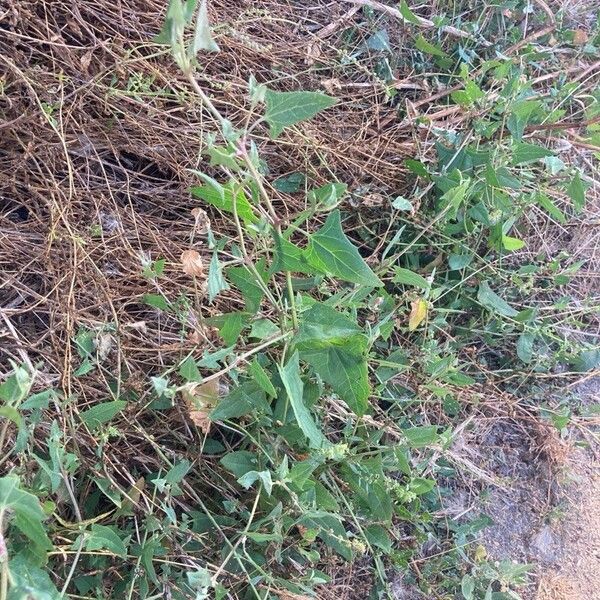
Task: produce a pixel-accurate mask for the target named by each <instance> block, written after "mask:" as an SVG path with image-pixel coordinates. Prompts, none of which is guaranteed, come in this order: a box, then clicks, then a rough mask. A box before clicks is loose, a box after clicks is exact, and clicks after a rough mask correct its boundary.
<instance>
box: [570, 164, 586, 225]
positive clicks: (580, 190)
mask: <svg viewBox="0 0 600 600" xmlns="http://www.w3.org/2000/svg"><path fill="white" fill-rule="evenodd" d="M567 194H568V195H569V198H571V201H572V202H573V208H574V209H575V212H576V213H578V214H579V213H580V212H581V211H582V210H583V207H584V206H585V188H584V187H583V182H582V181H581V176H580V175H579V171H578V172H577V173H575V177H573V179H571V183H569V186H568V187H567Z"/></svg>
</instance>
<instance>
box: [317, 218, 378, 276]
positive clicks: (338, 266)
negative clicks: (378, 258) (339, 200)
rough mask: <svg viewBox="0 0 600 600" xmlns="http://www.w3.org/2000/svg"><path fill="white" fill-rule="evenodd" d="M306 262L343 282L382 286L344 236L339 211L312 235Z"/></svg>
mask: <svg viewBox="0 0 600 600" xmlns="http://www.w3.org/2000/svg"><path fill="white" fill-rule="evenodd" d="M306 259H307V260H308V262H309V264H311V265H312V266H313V267H314V268H316V269H317V270H318V271H320V272H322V273H327V274H329V275H331V276H333V277H337V278H339V279H341V280H342V281H350V282H353V283H358V284H361V285H367V286H373V287H378V286H381V285H382V283H381V281H380V280H379V278H378V277H377V276H376V275H375V273H373V271H371V269H370V268H369V266H368V265H367V264H366V263H365V261H364V260H363V258H362V257H361V255H360V254H359V252H358V250H357V249H356V247H355V246H354V245H353V244H352V243H351V242H350V240H348V238H347V237H346V235H345V234H344V232H343V230H342V224H341V219H340V212H339V210H334V211H333V212H332V213H330V214H329V216H328V217H327V220H326V221H325V223H324V224H323V227H321V229H319V230H318V231H317V232H315V233H314V234H312V235H311V236H310V239H309V244H308V248H307V249H306Z"/></svg>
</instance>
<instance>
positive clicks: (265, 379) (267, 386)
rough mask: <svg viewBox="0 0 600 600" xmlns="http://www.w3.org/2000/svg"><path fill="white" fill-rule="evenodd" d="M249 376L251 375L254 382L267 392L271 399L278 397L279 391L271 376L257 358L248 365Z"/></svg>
mask: <svg viewBox="0 0 600 600" xmlns="http://www.w3.org/2000/svg"><path fill="white" fill-rule="evenodd" d="M248 375H251V376H252V377H253V378H254V381H255V382H256V383H257V384H258V385H259V387H261V388H262V389H263V390H264V391H265V393H266V394H267V395H268V396H270V397H271V398H275V397H276V396H277V390H276V389H275V386H274V385H273V384H272V383H271V376H270V374H269V373H267V371H265V369H264V367H263V366H262V365H261V364H260V363H259V362H258V360H257V359H256V358H255V359H254V360H253V361H252V362H251V363H250V364H249V365H248Z"/></svg>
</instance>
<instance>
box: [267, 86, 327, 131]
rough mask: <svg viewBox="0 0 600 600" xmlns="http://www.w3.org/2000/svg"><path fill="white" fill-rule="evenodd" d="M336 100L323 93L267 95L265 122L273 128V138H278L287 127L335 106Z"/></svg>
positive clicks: (279, 93) (268, 92)
mask: <svg viewBox="0 0 600 600" xmlns="http://www.w3.org/2000/svg"><path fill="white" fill-rule="evenodd" d="M335 103H336V99H335V98H332V97H331V96H327V95H326V94H322V93H321V92H274V91H273V90H267V92H266V94H265V104H266V106H267V110H266V111H265V121H267V123H268V124H269V125H270V127H271V137H272V138H276V137H277V136H278V135H279V134H280V133H281V132H282V131H283V130H284V128H286V127H289V126H290V125H294V124H295V123H299V122H300V121H305V120H306V119H310V118H311V117H314V116H315V115H316V114H317V113H319V112H321V111H322V110H325V109H326V108H329V107H330V106H333V105H334V104H335Z"/></svg>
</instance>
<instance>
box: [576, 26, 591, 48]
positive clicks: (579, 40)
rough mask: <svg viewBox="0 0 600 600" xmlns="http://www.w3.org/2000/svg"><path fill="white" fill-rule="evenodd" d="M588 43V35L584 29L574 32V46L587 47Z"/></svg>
mask: <svg viewBox="0 0 600 600" xmlns="http://www.w3.org/2000/svg"><path fill="white" fill-rule="evenodd" d="M587 41H588V34H587V32H585V31H584V30H583V29H576V30H575V31H574V32H573V45H574V46H585V45H586V44H587Z"/></svg>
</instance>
